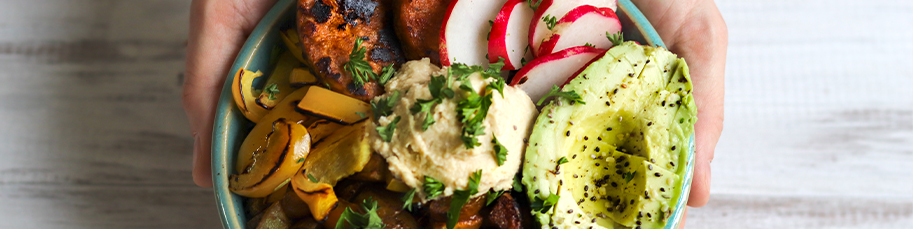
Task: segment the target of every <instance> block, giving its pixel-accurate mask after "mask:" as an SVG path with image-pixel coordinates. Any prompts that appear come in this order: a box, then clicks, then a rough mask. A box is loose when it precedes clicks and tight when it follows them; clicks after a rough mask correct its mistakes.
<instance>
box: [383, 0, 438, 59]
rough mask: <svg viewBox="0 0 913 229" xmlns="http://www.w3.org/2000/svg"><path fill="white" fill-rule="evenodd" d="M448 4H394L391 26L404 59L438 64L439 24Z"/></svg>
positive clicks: (404, 0)
mask: <svg viewBox="0 0 913 229" xmlns="http://www.w3.org/2000/svg"><path fill="white" fill-rule="evenodd" d="M450 1H451V0H393V14H394V15H393V24H394V26H395V27H396V35H397V36H399V40H400V41H401V42H402V45H403V51H404V52H405V54H406V59H409V60H418V59H421V58H422V57H428V58H429V59H431V63H434V64H438V65H440V64H441V55H440V53H439V52H440V43H441V24H443V23H444V15H446V14H447V8H448V7H449V6H450Z"/></svg>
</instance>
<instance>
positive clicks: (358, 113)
mask: <svg viewBox="0 0 913 229" xmlns="http://www.w3.org/2000/svg"><path fill="white" fill-rule="evenodd" d="M355 114H356V115H358V117H362V118H364V117H368V114H365V112H360V111H356V112H355Z"/></svg>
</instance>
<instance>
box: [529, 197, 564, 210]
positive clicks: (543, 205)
mask: <svg viewBox="0 0 913 229" xmlns="http://www.w3.org/2000/svg"><path fill="white" fill-rule="evenodd" d="M557 203H558V195H555V194H549V195H548V197H546V198H545V199H544V200H543V199H540V198H539V197H538V196H536V198H535V200H533V201H532V202H531V203H530V204H529V207H530V208H532V209H533V211H539V212H540V213H545V212H547V211H548V210H550V209H552V206H555V204H557Z"/></svg>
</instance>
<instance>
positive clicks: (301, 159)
mask: <svg viewBox="0 0 913 229" xmlns="http://www.w3.org/2000/svg"><path fill="white" fill-rule="evenodd" d="M301 162H304V158H299V159H298V161H296V162H295V163H301Z"/></svg>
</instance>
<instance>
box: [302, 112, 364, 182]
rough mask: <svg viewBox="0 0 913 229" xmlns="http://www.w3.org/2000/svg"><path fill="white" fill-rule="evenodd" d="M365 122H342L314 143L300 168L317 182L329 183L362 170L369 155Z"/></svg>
mask: <svg viewBox="0 0 913 229" xmlns="http://www.w3.org/2000/svg"><path fill="white" fill-rule="evenodd" d="M365 124H366V122H360V123H356V124H354V125H351V126H343V127H342V128H340V129H338V130H336V131H335V132H333V133H332V134H330V136H327V137H326V138H324V139H323V141H321V142H319V143H317V144H316V145H314V147H313V148H312V150H311V153H310V155H309V156H308V158H307V160H305V162H304V167H302V169H304V170H306V172H307V174H308V175H310V176H313V177H314V178H315V179H316V180H317V181H318V182H320V183H325V184H329V185H330V186H333V185H336V182H338V181H339V180H341V179H342V178H345V177H348V176H351V175H352V174H355V173H357V172H361V171H362V170H363V169H364V167H365V165H366V164H367V163H368V160H370V159H371V147H370V146H369V145H368V144H369V142H368V138H367V137H368V136H367V132H366V130H365V128H366V126H367V125H365Z"/></svg>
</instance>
